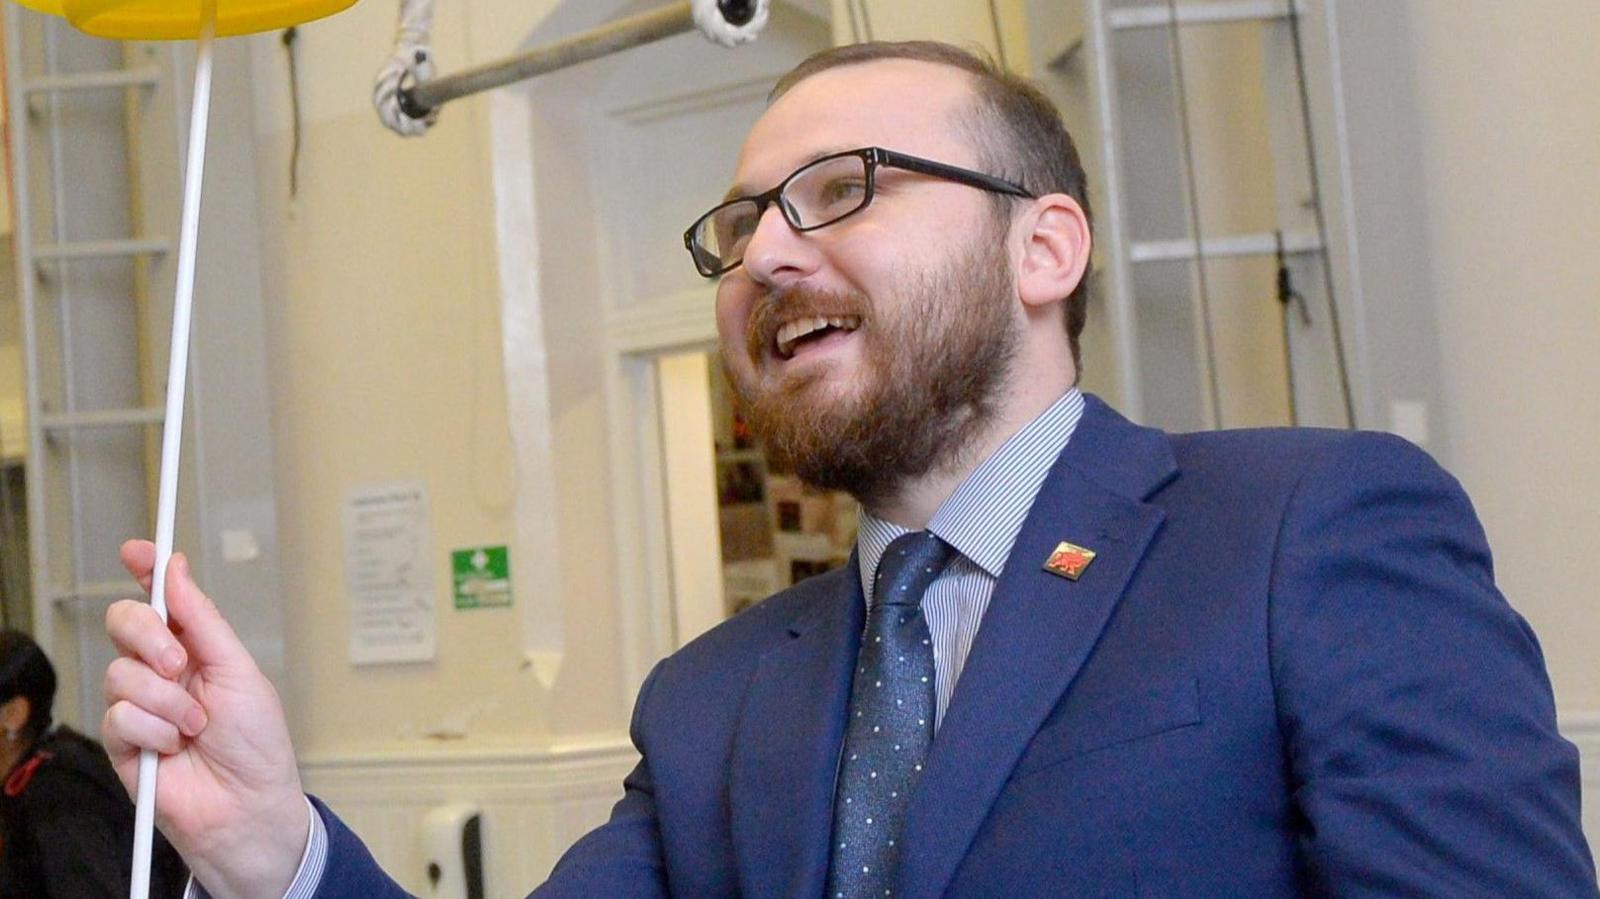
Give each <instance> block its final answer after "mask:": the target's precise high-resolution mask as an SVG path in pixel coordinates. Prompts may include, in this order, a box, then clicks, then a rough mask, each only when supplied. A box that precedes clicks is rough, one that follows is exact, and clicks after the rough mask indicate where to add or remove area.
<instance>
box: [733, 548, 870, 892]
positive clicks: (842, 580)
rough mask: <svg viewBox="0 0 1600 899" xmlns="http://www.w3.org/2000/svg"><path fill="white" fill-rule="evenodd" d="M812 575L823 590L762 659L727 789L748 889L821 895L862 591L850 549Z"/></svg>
mask: <svg viewBox="0 0 1600 899" xmlns="http://www.w3.org/2000/svg"><path fill="white" fill-rule="evenodd" d="M813 583H814V584H815V586H814V589H816V590H817V591H818V593H819V595H818V596H815V597H813V598H812V601H811V603H810V604H809V605H810V608H809V611H808V612H807V613H804V614H802V615H801V616H799V617H798V618H797V620H796V621H795V622H794V623H793V624H792V625H791V626H790V628H789V631H788V639H787V640H786V641H785V642H784V643H783V644H781V645H780V646H778V647H777V648H775V649H773V650H771V651H769V652H768V653H766V655H764V656H762V658H761V660H760V661H759V662H758V663H757V667H756V670H755V674H754V675H753V676H752V678H751V682H750V687H749V690H748V691H747V692H746V694H745V700H744V706H743V708H742V709H741V711H740V718H739V726H738V731H737V734H736V736H735V742H734V750H733V762H732V770H731V771H730V772H729V787H728V793H729V804H730V806H731V817H732V836H733V845H734V853H735V857H736V859H737V862H738V867H739V886H740V891H741V892H742V893H743V894H744V895H747V896H819V895H821V894H822V891H823V888H824V879H825V877H826V876H827V870H828V836H829V834H830V833H831V832H832V828H833V791H834V778H835V776H836V774H837V772H838V766H839V747H840V745H841V744H842V742H843V740H844V707H845V704H846V703H847V702H848V701H849V698H850V678H851V671H852V669H853V668H854V666H855V660H856V653H857V650H858V647H859V644H860V640H861V629H862V625H863V621H864V615H865V609H864V605H865V600H864V599H863V598H862V595H861V581H860V577H859V575H858V568H857V561H856V557H855V556H854V555H853V554H852V555H851V557H850V563H849V564H848V565H846V566H845V567H844V568H843V569H840V570H839V571H837V572H834V573H832V574H829V575H824V576H822V577H819V578H817V580H816V581H815V582H813ZM807 587H812V585H810V584H808V585H805V586H803V587H802V588H801V589H806V588H807Z"/></svg>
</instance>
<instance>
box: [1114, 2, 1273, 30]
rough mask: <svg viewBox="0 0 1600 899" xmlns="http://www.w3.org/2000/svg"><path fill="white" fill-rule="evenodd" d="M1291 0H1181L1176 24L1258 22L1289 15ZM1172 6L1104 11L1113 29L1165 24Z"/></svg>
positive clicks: (1144, 5)
mask: <svg viewBox="0 0 1600 899" xmlns="http://www.w3.org/2000/svg"><path fill="white" fill-rule="evenodd" d="M1290 2H1293V0H1228V2H1220V0H1219V2H1212V3H1201V2H1193V0H1190V2H1184V3H1179V4H1177V13H1178V15H1177V19H1178V24H1179V25H1220V24H1223V23H1226V22H1257V21H1264V20H1272V19H1286V18H1288V17H1289V4H1290ZM1172 12H1173V9H1172V7H1171V6H1169V5H1168V4H1166V3H1145V4H1141V5H1139V6H1124V7H1119V8H1117V9H1113V10H1109V11H1107V12H1106V22H1107V23H1109V24H1110V25H1111V27H1112V28H1114V29H1118V30H1121V29H1126V28H1165V27H1166V26H1167V25H1169V24H1171V22H1172V18H1173V17H1172Z"/></svg>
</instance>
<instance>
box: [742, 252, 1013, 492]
mask: <svg viewBox="0 0 1600 899" xmlns="http://www.w3.org/2000/svg"><path fill="white" fill-rule="evenodd" d="M987 236H988V235H982V236H979V237H978V239H975V240H974V241H973V243H972V245H971V246H970V247H969V249H968V250H967V251H966V252H964V253H962V254H961V255H960V256H959V257H958V258H956V259H954V260H952V261H951V263H950V264H948V265H947V266H945V267H944V268H942V269H936V270H933V271H928V272H924V273H922V274H921V275H920V276H919V277H917V278H915V279H914V280H912V281H911V283H910V284H909V285H908V286H907V289H906V290H905V291H904V293H903V294H902V295H901V296H899V297H896V298H892V299H890V300H889V301H888V302H884V303H881V304H876V305H875V304H874V303H873V302H872V301H871V300H870V299H869V298H868V297H867V296H865V295H864V294H862V293H860V292H845V293H837V292H824V291H812V290H804V289H796V290H789V291H781V292H774V293H769V294H767V295H765V296H763V297H761V298H760V299H759V300H758V301H757V303H756V305H755V307H754V308H753V309H752V311H751V315H750V321H749V325H748V328H747V346H746V347H744V348H743V349H744V350H745V352H747V353H748V354H749V358H750V359H751V360H753V361H755V362H756V363H757V370H756V373H755V375H754V376H753V377H751V376H749V375H748V374H747V375H745V376H742V377H741V376H740V375H739V374H737V373H735V372H734V370H733V369H732V367H731V366H727V364H726V354H727V353H730V352H736V351H737V350H738V349H739V348H738V347H737V346H735V345H729V346H726V347H724V367H725V368H726V369H727V370H728V374H729V381H730V383H732V384H733V386H734V390H735V392H736V394H737V395H738V399H739V401H740V405H741V406H742V408H743V409H744V410H745V413H746V416H747V417H748V419H749V422H750V427H751V430H752V431H753V432H754V433H755V435H756V436H757V437H759V438H760V439H761V441H762V443H763V445H764V446H765V448H766V451H767V454H768V456H769V457H770V459H771V460H772V461H773V462H774V463H775V464H777V465H778V466H781V467H786V468H790V469H792V470H793V471H794V472H795V474H796V475H798V476H799V478H800V479H801V480H802V481H804V482H805V483H807V484H810V485H811V486H813V487H818V488H821V489H825V490H843V491H845V492H846V493H849V494H850V495H851V496H854V497H855V498H856V499H857V500H859V501H860V502H861V503H862V504H864V505H867V506H872V505H875V504H877V503H879V502H881V501H883V500H885V499H887V498H889V497H892V496H893V495H895V494H896V493H897V492H898V491H899V490H900V489H901V488H902V487H903V486H904V485H906V484H907V483H909V482H911V481H913V480H915V479H917V478H919V477H921V476H923V475H926V474H928V473H930V472H933V471H936V470H941V469H948V468H954V467H955V466H958V465H960V464H961V463H962V462H964V461H965V460H966V458H967V454H968V453H969V452H970V451H972V450H973V449H974V448H975V443H976V438H977V437H978V436H979V435H980V434H981V433H982V432H983V430H984V429H985V428H986V427H987V426H988V425H989V424H990V423H991V422H993V420H994V418H995V416H996V414H997V413H998V409H999V407H1000V404H1001V401H1002V400H1003V396H1002V391H1003V390H1004V387H1005V385H1006V383H1007V379H1008V375H1009V374H1010V368H1011V365H1012V362H1013V359H1014V358H1015V356H1016V351H1017V348H1018V346H1019V344H1020V342H1021V326H1020V324H1019V323H1018V322H1017V321H1016V319H1015V318H1014V317H1013V315H1012V310H1011V304H1010V303H1009V302H1008V300H1009V298H1010V295H1011V279H1010V266H1009V260H1008V259H1007V258H1006V255H1005V253H1004V250H1003V243H1002V241H1001V240H1000V239H999V238H998V237H995V238H994V239H984V237H987ZM797 315H799V316H805V315H818V316H845V315H853V316H859V317H860V320H861V325H860V327H859V328H858V329H857V330H856V332H855V333H854V335H853V338H854V339H858V340H861V341H863V346H862V347H861V353H860V360H861V364H862V371H861V374H860V383H859V385H858V387H857V389H856V390H855V391H854V392H853V393H850V394H848V395H846V396H843V397H833V396H829V395H827V394H825V393H824V391H823V388H822V386H821V385H820V383H819V382H821V381H822V378H823V375H824V374H826V372H819V371H815V370H813V371H811V372H808V373H806V374H803V375H783V374H775V375H767V374H766V373H764V372H762V371H761V370H760V361H761V360H763V359H764V358H766V357H767V354H768V353H770V352H771V348H772V346H773V342H774V339H775V336H776V334H777V330H778V327H779V326H780V325H781V324H782V323H783V322H784V321H789V320H793V318H794V317H795V316H797Z"/></svg>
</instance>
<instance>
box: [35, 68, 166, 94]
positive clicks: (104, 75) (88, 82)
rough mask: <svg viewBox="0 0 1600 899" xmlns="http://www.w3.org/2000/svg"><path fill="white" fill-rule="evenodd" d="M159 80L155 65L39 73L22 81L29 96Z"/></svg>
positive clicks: (139, 84)
mask: <svg viewBox="0 0 1600 899" xmlns="http://www.w3.org/2000/svg"><path fill="white" fill-rule="evenodd" d="M160 82H161V70H160V69H158V68H156V67H155V66H141V67H139V68H135V69H111V70H108V71H104V72H82V73H79V74H74V75H41V76H40V77H38V78H29V79H27V80H26V81H24V82H23V83H22V89H23V91H24V92H26V93H27V94H28V95H29V96H33V95H35V94H51V93H60V92H65V91H94V90H106V89H108V88H117V87H143V86H153V85H156V84H159V83H160Z"/></svg>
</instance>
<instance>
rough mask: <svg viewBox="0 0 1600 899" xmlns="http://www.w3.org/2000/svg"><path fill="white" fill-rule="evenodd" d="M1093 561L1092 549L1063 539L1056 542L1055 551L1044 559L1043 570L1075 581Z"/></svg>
mask: <svg viewBox="0 0 1600 899" xmlns="http://www.w3.org/2000/svg"><path fill="white" fill-rule="evenodd" d="M1093 561H1094V550H1092V549H1085V548H1083V547H1081V546H1078V545H1077V544H1074V543H1068V542H1066V541H1065V540H1063V541H1061V542H1060V543H1058V544H1056V548H1055V551H1054V552H1052V553H1051V554H1050V558H1048V559H1046V560H1045V563H1044V570H1045V571H1048V572H1050V573H1051V574H1054V575H1058V576H1060V577H1064V578H1066V579H1067V580H1069V581H1075V580H1077V579H1078V578H1080V577H1082V576H1083V572H1084V569H1086V568H1088V567H1089V563H1090V562H1093Z"/></svg>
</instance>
